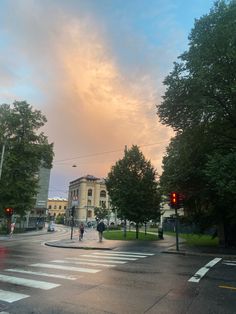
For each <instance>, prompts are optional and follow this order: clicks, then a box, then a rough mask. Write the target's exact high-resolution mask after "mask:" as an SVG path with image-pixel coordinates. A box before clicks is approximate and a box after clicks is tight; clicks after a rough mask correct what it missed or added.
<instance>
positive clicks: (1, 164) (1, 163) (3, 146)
mask: <svg viewBox="0 0 236 314" xmlns="http://www.w3.org/2000/svg"><path fill="white" fill-rule="evenodd" d="M5 146H6V144H5V143H3V145H2V154H1V162H0V180H1V177H2V166H3V160H4V153H5Z"/></svg>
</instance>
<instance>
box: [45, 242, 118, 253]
mask: <svg viewBox="0 0 236 314" xmlns="http://www.w3.org/2000/svg"><path fill="white" fill-rule="evenodd" d="M44 245H46V246H51V247H55V248H62V249H77V250H104V251H109V250H114V249H115V247H112V248H108V247H96V246H86V245H84V246H68V245H63V244H53V243H50V242H45V243H44Z"/></svg>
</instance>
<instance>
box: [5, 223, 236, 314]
mask: <svg viewBox="0 0 236 314" xmlns="http://www.w3.org/2000/svg"><path fill="white" fill-rule="evenodd" d="M65 237H69V230H66V229H63V228H61V229H60V230H59V231H58V232H56V233H52V234H48V233H45V234H44V235H38V236H36V235H33V234H31V235H28V236H20V237H17V238H13V239H10V240H9V239H5V240H4V239H1V242H0V313H2V314H3V313H12V314H13V313H15V314H28V313H32V314H33V313H34V314H36V313H37V314H39V313H43V314H52V313H54V314H60V313H63V314H64V313H66V314H71V313H91V314H96V313H122V314H125V313H127V314H133V313H135V314H139V313H148V314H154V313H157V314H159V313H160V314H162V313H168V314H172V313H173V314H177V313H178V314H182V313H189V314H195V313H196V314H199V313H201V314H205V313H206V314H208V313H214V314H217V313H219V314H224V313H227V314H233V313H236V275H235V270H236V268H235V267H236V259H235V260H234V259H232V260H225V259H224V258H222V259H221V257H213V256H188V255H177V254H164V253H161V250H159V249H158V248H154V247H152V246H147V247H143V246H142V247H139V246H137V245H135V246H132V245H131V246H127V245H124V246H123V247H122V245H121V246H120V247H119V248H116V249H115V250H111V251H102V250H82V249H80V250H76V249H61V248H54V247H48V246H45V245H44V243H45V242H46V241H48V240H52V239H60V238H65ZM217 258H218V259H217Z"/></svg>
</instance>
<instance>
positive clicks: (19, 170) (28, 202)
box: [0, 101, 53, 215]
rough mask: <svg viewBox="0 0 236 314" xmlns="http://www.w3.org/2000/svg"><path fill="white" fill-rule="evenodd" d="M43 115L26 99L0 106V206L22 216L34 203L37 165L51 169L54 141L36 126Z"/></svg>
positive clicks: (41, 121) (42, 120)
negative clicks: (2, 156) (1, 159)
mask: <svg viewBox="0 0 236 314" xmlns="http://www.w3.org/2000/svg"><path fill="white" fill-rule="evenodd" d="M46 121H47V120H46V117H45V116H44V115H43V114H42V113H41V112H40V111H39V110H34V109H33V107H32V106H30V105H29V104H28V103H27V102H26V101H15V102H14V103H13V105H9V104H3V105H1V106H0V150H1V152H2V149H3V147H5V153H4V159H3V166H2V175H1V179H0V180H1V184H0V209H1V210H3V209H4V208H5V207H13V208H14V210H15V212H16V213H17V214H20V215H23V214H24V213H25V211H26V210H30V209H32V207H33V206H34V205H35V197H36V194H37V189H38V173H39V169H40V167H45V168H51V167H52V160H53V144H49V143H48V140H47V137H46V136H45V135H44V133H42V132H39V129H40V128H41V127H42V126H44V124H45V123H46Z"/></svg>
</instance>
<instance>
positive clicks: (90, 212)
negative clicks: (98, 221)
mask: <svg viewBox="0 0 236 314" xmlns="http://www.w3.org/2000/svg"><path fill="white" fill-rule="evenodd" d="M87 216H88V218H92V211H91V210H88V215H87Z"/></svg>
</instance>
